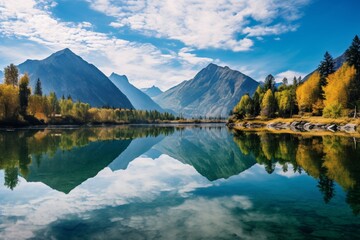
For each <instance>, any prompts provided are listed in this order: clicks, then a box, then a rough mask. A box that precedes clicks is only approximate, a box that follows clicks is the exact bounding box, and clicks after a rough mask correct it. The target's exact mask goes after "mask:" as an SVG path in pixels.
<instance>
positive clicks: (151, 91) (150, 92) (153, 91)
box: [140, 86, 163, 98]
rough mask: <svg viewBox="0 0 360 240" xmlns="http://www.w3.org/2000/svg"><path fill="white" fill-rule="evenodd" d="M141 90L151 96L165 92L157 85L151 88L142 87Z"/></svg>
mask: <svg viewBox="0 0 360 240" xmlns="http://www.w3.org/2000/svg"><path fill="white" fill-rule="evenodd" d="M140 90H141V91H143V92H144V93H145V94H146V95H148V96H149V97H151V98H153V97H156V96H157V95H160V94H162V93H163V91H161V90H160V88H158V87H156V86H152V87H151V88H141V89H140Z"/></svg>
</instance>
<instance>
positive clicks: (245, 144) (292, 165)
mask: <svg viewBox="0 0 360 240" xmlns="http://www.w3.org/2000/svg"><path fill="white" fill-rule="evenodd" d="M0 153H1V154H0V239H358V238H359V236H360V139H359V138H353V137H349V136H337V135H334V134H327V135H323V136H309V135H306V134H301V133H296V134H273V133H268V132H264V131H263V132H256V131H253V132H241V131H232V130H229V129H228V128H226V126H225V125H222V124H208V125H198V126H195V125H194V126H193V125H186V126H185V125H164V126H149V125H144V126H116V127H94V128H90V127H86V128H83V127H80V128H73V129H70V128H63V129H61V128H54V129H49V128H48V129H32V130H31V129H28V130H15V131H1V132H0Z"/></svg>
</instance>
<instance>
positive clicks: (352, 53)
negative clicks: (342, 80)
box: [345, 35, 360, 71]
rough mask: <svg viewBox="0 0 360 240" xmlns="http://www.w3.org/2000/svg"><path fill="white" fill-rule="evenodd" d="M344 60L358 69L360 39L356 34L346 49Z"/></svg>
mask: <svg viewBox="0 0 360 240" xmlns="http://www.w3.org/2000/svg"><path fill="white" fill-rule="evenodd" d="M345 55H346V61H347V62H348V63H349V65H350V66H354V67H355V69H356V70H357V71H359V70H360V39H359V37H358V36H357V35H356V36H355V37H354V39H353V41H352V43H351V46H350V47H349V48H348V49H347V50H346V52H345Z"/></svg>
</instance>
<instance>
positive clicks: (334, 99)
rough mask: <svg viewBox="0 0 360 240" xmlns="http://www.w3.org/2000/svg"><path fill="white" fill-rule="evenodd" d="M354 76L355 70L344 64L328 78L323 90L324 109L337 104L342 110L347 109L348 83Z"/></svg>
mask: <svg viewBox="0 0 360 240" xmlns="http://www.w3.org/2000/svg"><path fill="white" fill-rule="evenodd" d="M355 75H356V70H355V68H354V67H353V66H349V65H348V64H347V63H345V64H344V65H343V66H342V67H341V68H340V69H339V70H337V71H336V72H335V73H333V74H331V75H329V76H328V78H327V85H326V86H325V87H324V88H323V90H324V94H325V101H324V104H325V108H330V107H332V106H335V105H338V104H341V106H342V107H343V108H346V107H347V104H348V98H349V88H350V83H351V81H352V80H353V79H354V77H355Z"/></svg>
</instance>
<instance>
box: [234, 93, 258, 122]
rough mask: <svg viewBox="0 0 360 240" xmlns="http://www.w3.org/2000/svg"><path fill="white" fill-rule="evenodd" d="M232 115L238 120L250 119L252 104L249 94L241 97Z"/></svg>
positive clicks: (252, 111)
mask: <svg viewBox="0 0 360 240" xmlns="http://www.w3.org/2000/svg"><path fill="white" fill-rule="evenodd" d="M234 113H235V114H236V115H237V117H238V118H243V117H245V116H246V117H250V116H252V115H253V114H254V104H253V101H252V99H251V98H250V96H249V94H245V95H243V96H242V97H241V100H240V102H239V103H238V104H237V105H236V106H235V108H234Z"/></svg>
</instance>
